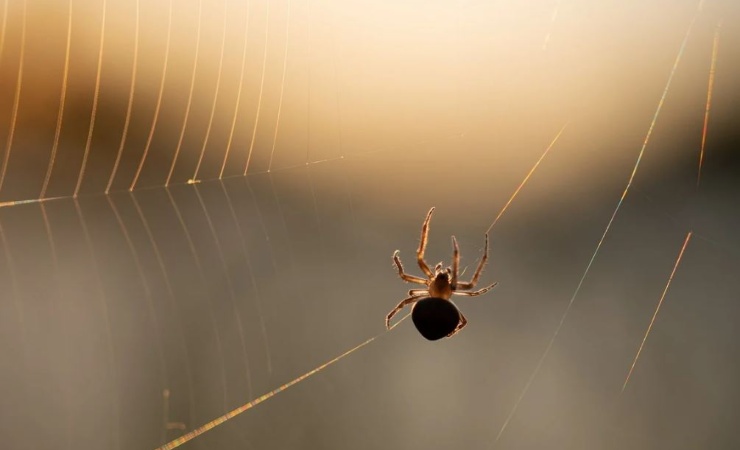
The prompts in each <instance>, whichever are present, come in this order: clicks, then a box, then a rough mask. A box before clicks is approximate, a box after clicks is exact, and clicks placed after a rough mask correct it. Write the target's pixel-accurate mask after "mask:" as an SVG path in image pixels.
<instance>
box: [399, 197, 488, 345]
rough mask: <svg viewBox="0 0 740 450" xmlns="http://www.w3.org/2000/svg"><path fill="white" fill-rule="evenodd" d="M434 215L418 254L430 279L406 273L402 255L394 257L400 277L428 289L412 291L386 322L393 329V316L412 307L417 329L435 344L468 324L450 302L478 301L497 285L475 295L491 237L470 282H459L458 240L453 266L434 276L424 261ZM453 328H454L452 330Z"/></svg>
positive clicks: (438, 267)
mask: <svg viewBox="0 0 740 450" xmlns="http://www.w3.org/2000/svg"><path fill="white" fill-rule="evenodd" d="M433 212H434V208H432V209H430V210H429V212H428V213H427V217H426V219H425V220H424V224H423V225H422V226H421V241H420V242H419V249H418V250H417V252H416V260H417V262H418V264H419V268H420V269H421V271H422V272H423V273H424V275H426V278H422V277H417V276H415V275H409V274H407V273H406V272H404V270H403V265H402V264H401V258H400V257H399V256H398V253H399V251H398V250H396V251H395V253H393V262H394V264H395V265H396V268H397V269H398V276H399V277H401V279H402V280H404V281H406V282H409V283H417V284H423V285H425V286H426V289H411V290H410V291H409V297H408V298H406V299H404V300H401V302H400V303H399V304H398V305H396V307H395V308H394V309H393V310H392V311H391V312H390V313H388V315H387V316H386V318H385V325H386V327H387V328H390V324H391V319H392V318H393V316H395V315H396V314H397V313H398V312H399V311H400V310H402V309H403V308H404V307H405V306H408V305H412V308H413V309H412V315H411V317H412V320H413V322H414V325H415V326H416V329H417V330H419V333H421V335H422V336H424V337H425V338H427V339H429V340H432V341H434V340H437V339H441V338H442V337H445V336H446V337H452V336H454V335H455V334H456V333H457V332H459V331H460V330H461V329H463V327H465V325H467V323H468V320H467V319H466V318H465V316H464V315H463V314H462V313H461V312H460V311H459V310H458V309H457V307H456V306H455V305H454V303H452V301H450V298H451V297H452V296H453V295H462V296H468V297H476V296H478V295H481V294H485V293H486V292H488V291H489V290H491V289H493V287H494V286H496V284H497V283H493V284H491V285H490V286H486V287H484V288H483V289H479V290H477V291H471V289H473V288H474V287H475V285H476V284H477V283H478V278H480V275H481V273H482V272H483V267H484V266H485V265H486V261H487V260H488V234H486V247H485V249H484V251H483V257H482V258H481V260H480V263H478V268H477V269H476V270H475V273H474V274H473V278H471V280H470V281H459V280H458V270H459V267H460V249H459V247H458V245H457V240H456V239H455V236H452V266H450V267H443V265H442V263H441V262H440V263H439V264H437V265H436V266H435V267H434V272H432V270H431V269H430V268H429V266H428V265H427V263H426V261H424V251H425V250H426V246H427V236H428V234H429V221H430V220H431V218H432V213H433ZM453 324H454V326H452V325H453Z"/></svg>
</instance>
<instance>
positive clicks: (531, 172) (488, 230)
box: [486, 122, 568, 234]
mask: <svg viewBox="0 0 740 450" xmlns="http://www.w3.org/2000/svg"><path fill="white" fill-rule="evenodd" d="M567 127H568V123H567V122H566V124H565V125H563V128H561V129H560V131H558V134H556V135H555V137H554V138H553V140H552V141H551V142H550V145H548V146H547V148H546V149H545V151H544V152H543V153H542V155H541V156H540V159H538V160H537V162H536V163H534V166H532V168H531V169H530V170H529V172H528V173H527V176H525V177H524V179H523V180H522V182H521V183H519V186H517V188H516V189H515V190H514V193H513V194H512V195H511V197H509V200H508V201H507V202H506V204H505V205H504V207H503V208H502V209H501V211H500V212H499V213H498V215H497V216H496V218H495V219H493V222H491V225H490V226H489V227H488V229H487V230H486V234H488V233H490V232H491V229H492V228H493V226H494V225H496V222H498V220H499V219H500V218H501V216H502V215H503V214H504V212H505V211H506V210H507V209H508V208H509V205H510V204H511V202H512V201H514V199H515V198H516V196H517V195H518V194H519V191H520V190H521V189H522V187H524V185H525V184H526V183H527V181H529V177H531V176H532V174H533V173H534V171H535V170H537V167H539V165H540V163H541V162H542V160H543V159H545V156H547V154H548V153H549V152H550V149H552V148H553V147H554V146H555V143H556V142H557V141H558V139H560V135H561V134H563V131H565V129H566V128H567Z"/></svg>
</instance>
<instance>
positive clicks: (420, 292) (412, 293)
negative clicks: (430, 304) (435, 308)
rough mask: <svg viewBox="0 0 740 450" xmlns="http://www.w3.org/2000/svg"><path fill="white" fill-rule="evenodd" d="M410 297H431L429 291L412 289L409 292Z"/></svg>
mask: <svg viewBox="0 0 740 450" xmlns="http://www.w3.org/2000/svg"><path fill="white" fill-rule="evenodd" d="M409 295H410V296H412V297H418V296H422V295H423V296H429V290H428V289H411V290H410V291H409Z"/></svg>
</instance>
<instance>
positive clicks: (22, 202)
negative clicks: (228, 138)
mask: <svg viewBox="0 0 740 450" xmlns="http://www.w3.org/2000/svg"><path fill="white" fill-rule="evenodd" d="M463 135H464V133H452V134H446V135H444V136H441V137H433V138H428V139H422V140H420V141H417V142H413V143H411V144H404V143H401V144H396V145H393V146H390V147H380V148H376V149H373V150H366V151H362V152H355V153H353V154H350V155H346V156H345V157H340V156H335V157H331V158H324V159H319V160H315V161H311V162H309V163H308V164H306V163H300V164H293V165H288V166H284V167H279V168H277V169H272V171H271V172H267V170H262V171H255V172H250V173H249V175H250V176H252V175H263V174H267V173H273V174H274V173H276V172H285V171H290V170H294V169H299V168H305V167H306V166H307V165H309V166H313V165H315V164H325V163H331V162H336V161H340V160H343V159H349V158H360V157H364V156H368V155H375V154H378V153H386V152H391V151H398V150H401V149H405V148H411V147H419V146H421V145H423V144H426V143H429V142H439V141H440V140H444V139H452V138H460V137H461V136H463ZM244 177H245V175H243V174H238V175H229V176H226V177H223V178H221V180H229V179H232V178H244ZM211 181H219V179H218V178H209V179H204V180H197V181H196V180H188V181H182V182H176V183H171V184H170V185H169V187H173V186H181V185H190V184H196V183H207V182H211ZM163 187H167V186H165V185H154V186H145V187H142V188H139V189H137V192H140V191H147V190H153V189H160V188H163ZM118 192H130V190H111V191H110V192H109V194H113V193H118ZM98 195H104V193H103V192H92V193H88V194H86V195H85V194H82V195H80V196H79V197H83V196H84V197H86V198H90V197H95V196H98ZM71 198H74V196H73V195H61V196H57V197H46V198H35V199H27V200H10V201H5V202H0V208H3V207H9V206H18V205H25V204H30V203H41V202H48V201H52V200H65V199H71Z"/></svg>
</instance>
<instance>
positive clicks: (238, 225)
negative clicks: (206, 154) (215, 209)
mask: <svg viewBox="0 0 740 450" xmlns="http://www.w3.org/2000/svg"><path fill="white" fill-rule="evenodd" d="M219 184H220V185H221V190H222V191H223V193H224V197H225V198H226V204H227V205H228V206H229V211H230V212H231V218H232V219H234V225H236V228H237V231H238V232H239V243H240V245H241V248H242V252H243V253H244V261H245V263H246V264H247V272H248V273H249V281H250V283H251V285H252V289H254V294H255V295H254V305H255V308H256V309H257V315H258V316H259V319H260V331H261V332H262V341H263V343H264V346H265V356H266V359H267V368H268V373H272V357H271V356H270V346H269V341H268V339H267V328H266V327H265V319H264V316H263V315H262V306H261V305H260V291H259V287H258V286H257V280H256V279H255V277H254V270H253V269H252V261H251V258H250V257H249V249H248V248H247V241H246V239H245V238H244V232H243V230H242V226H241V223H240V222H239V219H238V217H237V215H236V210H235V209H234V204H233V203H232V201H231V196H230V195H229V191H228V190H227V189H226V186H224V183H219ZM247 381H248V383H249V385H248V388H249V396H250V397H251V396H252V380H251V378H250V379H249V380H247Z"/></svg>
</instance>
